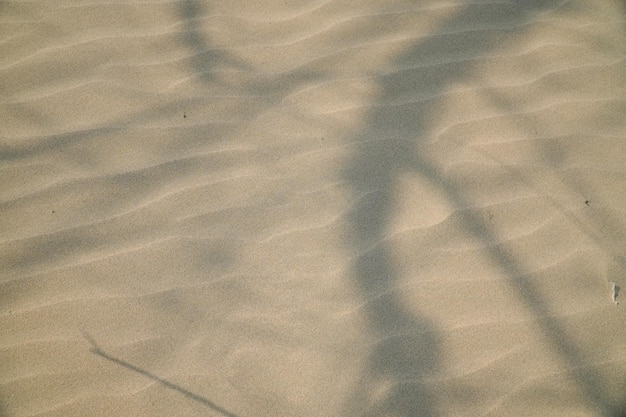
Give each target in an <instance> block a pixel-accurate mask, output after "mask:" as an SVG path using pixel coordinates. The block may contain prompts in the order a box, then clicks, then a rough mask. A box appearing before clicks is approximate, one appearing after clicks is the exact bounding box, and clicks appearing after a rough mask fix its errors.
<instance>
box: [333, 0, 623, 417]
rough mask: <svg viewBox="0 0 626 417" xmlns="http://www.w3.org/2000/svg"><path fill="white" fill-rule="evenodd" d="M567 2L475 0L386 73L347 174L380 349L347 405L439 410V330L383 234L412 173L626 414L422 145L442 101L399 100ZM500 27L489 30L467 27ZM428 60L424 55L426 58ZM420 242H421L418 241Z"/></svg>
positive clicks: (408, 414)
mask: <svg viewBox="0 0 626 417" xmlns="http://www.w3.org/2000/svg"><path fill="white" fill-rule="evenodd" d="M562 5H563V1H521V0H520V1H516V2H509V3H508V4H507V3H473V4H467V5H466V6H463V7H459V10H458V11H457V12H455V14H454V15H452V16H451V17H450V18H448V19H447V20H446V21H444V22H443V23H442V24H441V25H440V26H439V28H438V30H437V31H436V32H435V33H432V34H431V35H429V36H427V37H426V38H424V40H423V41H420V42H419V43H417V44H415V45H414V46H413V47H411V48H410V49H408V50H407V51H406V52H404V53H403V54H401V55H400V56H398V57H397V58H396V59H395V60H394V64H393V67H395V68H410V69H409V70H402V71H399V72H397V73H394V74H391V75H386V76H383V77H381V78H380V81H379V84H378V85H379V87H380V88H379V91H381V94H380V95H379V97H378V99H376V100H375V103H374V105H373V106H372V109H373V110H372V111H371V112H370V113H369V115H367V116H366V119H365V120H366V123H367V125H366V127H365V128H364V129H363V130H362V131H361V132H360V133H359V134H358V135H357V136H356V137H354V138H352V142H354V143H356V145H354V150H353V152H352V154H351V156H350V158H351V159H350V160H348V162H347V164H346V168H345V171H344V173H343V178H344V180H345V181H346V182H347V184H348V186H349V189H350V190H351V191H352V193H353V195H354V196H355V197H356V198H357V199H358V201H357V203H356V204H355V206H354V207H353V211H352V212H351V213H350V215H349V216H348V219H347V221H348V230H349V231H350V236H349V242H348V243H349V245H350V247H351V248H352V250H353V251H354V252H355V253H357V258H356V261H355V263H354V267H353V275H354V277H355V280H356V283H357V285H358V287H359V288H360V289H361V293H362V296H363V297H364V299H365V302H366V307H365V309H366V314H367V317H368V319H369V323H370V326H371V327H370V330H371V333H372V334H371V336H372V340H373V341H374V343H375V350H374V352H373V353H372V355H371V357H370V363H369V367H368V369H367V371H366V372H365V374H364V375H363V378H362V381H361V383H360V386H359V388H358V392H357V393H356V394H355V396H354V398H353V399H352V400H351V402H350V405H349V408H351V409H357V410H359V411H358V413H359V415H367V416H377V415H394V416H401V417H413V416H423V417H434V416H437V415H438V414H439V413H438V410H437V404H436V401H435V397H434V393H433V392H430V391H429V389H428V387H427V385H426V384H424V383H422V381H423V378H424V377H427V376H428V375H432V374H435V373H436V372H437V368H438V360H439V356H440V354H439V342H438V340H439V336H438V335H437V329H435V328H434V327H433V325H432V323H430V322H429V321H428V320H427V319H426V318H424V317H417V316H415V313H410V312H407V311H405V310H404V309H403V307H402V304H401V301H400V300H399V299H398V297H397V294H398V291H397V282H396V281H397V275H396V269H397V267H396V266H395V265H393V261H392V259H393V258H392V256H391V255H392V254H391V252H390V251H391V248H390V246H389V245H388V244H386V243H385V237H386V229H387V227H388V225H389V223H390V221H391V219H392V217H393V212H392V205H393V202H394V198H395V196H394V195H393V191H392V190H393V189H394V184H395V183H396V182H397V179H398V176H399V175H401V174H403V173H406V172H409V173H412V174H415V175H419V176H421V177H422V178H424V179H426V180H427V181H428V182H430V183H432V184H433V185H434V186H436V187H438V189H440V190H441V191H442V192H443V194H444V195H445V196H446V197H447V200H448V201H449V202H450V203H451V205H452V206H453V207H455V208H457V209H458V211H457V214H458V215H460V216H461V218H462V222H463V225H464V228H465V229H466V230H467V231H468V232H469V233H471V234H472V235H474V236H475V237H477V238H478V239H480V240H482V241H483V242H485V247H486V248H489V249H488V250H489V256H490V257H491V258H492V260H493V261H495V263H496V264H497V265H499V266H500V267H501V268H502V270H504V271H506V274H507V276H508V279H509V281H510V284H511V287H512V288H514V289H515V291H517V293H518V295H519V297H520V299H521V300H523V302H524V303H525V304H526V306H527V307H528V308H529V309H530V311H532V312H533V314H534V315H535V317H536V320H537V323H538V325H539V326H540V327H541V330H542V331H543V334H544V336H545V337H546V339H547V340H548V341H549V343H550V345H551V346H552V348H553V349H554V351H555V352H556V353H558V355H559V356H560V358H561V359H562V361H563V363H564V367H565V368H566V369H568V370H569V371H568V375H569V377H570V378H571V379H572V380H573V381H574V382H575V383H576V385H577V386H578V387H579V388H580V389H581V392H582V393H584V397H585V398H586V400H587V402H588V404H589V406H590V407H591V408H592V409H594V410H597V412H598V414H599V415H601V416H604V417H616V416H620V415H623V414H622V413H621V412H620V411H621V408H620V407H618V406H617V405H616V404H614V403H613V402H612V401H611V399H610V398H608V397H607V396H606V394H605V391H604V389H603V388H604V383H603V381H602V379H601V377H600V376H599V375H598V374H597V373H596V372H594V371H593V370H592V369H590V367H589V365H588V364H587V363H586V361H585V358H584V352H583V351H582V350H581V349H580V348H579V347H577V346H576V344H575V342H574V341H573V340H572V339H571V338H569V337H568V335H567V334H566V332H565V330H564V328H563V326H562V325H561V324H560V323H559V321H558V319H557V318H555V314H553V312H552V311H551V310H550V308H549V306H548V303H547V301H546V300H545V299H544V298H543V297H542V296H541V294H540V293H539V291H538V290H537V289H536V288H535V286H534V284H533V282H532V281H531V280H530V279H529V278H528V271H526V270H525V268H524V266H523V265H522V263H521V262H520V261H518V260H517V259H516V258H515V256H514V255H513V254H512V253H510V252H508V251H507V249H505V248H504V247H503V246H502V245H494V244H493V242H498V239H497V236H496V235H495V234H494V232H493V231H492V230H491V229H490V227H489V225H488V224H486V223H485V222H484V221H483V220H482V219H481V217H479V216H478V215H477V214H475V213H474V212H473V211H472V210H467V209H466V208H467V207H472V206H473V205H472V204H471V202H470V201H468V200H467V198H466V197H465V196H464V194H463V190H462V189H460V188H459V186H458V185H457V184H455V182H454V181H453V180H451V179H449V177H448V176H446V174H445V173H444V171H443V169H442V168H441V167H439V166H437V165H436V163H434V162H433V161H431V160H429V159H428V158H427V157H423V156H422V155H423V154H425V152H420V149H421V148H422V147H423V146H424V144H423V143H421V142H422V141H424V140H425V139H426V136H427V135H428V121H429V120H430V118H431V117H432V115H433V113H434V111H435V109H434V106H432V105H431V104H430V103H429V100H428V98H425V99H424V100H423V101H419V102H417V103H415V102H412V103H408V104H389V103H399V102H400V103H401V102H402V100H403V97H406V96H407V90H409V91H410V92H414V94H413V96H414V97H420V96H421V95H422V94H427V96H428V97H435V96H437V95H440V94H443V93H445V91H446V89H447V87H448V86H450V85H452V84H453V83H455V82H459V81H462V80H463V77H464V76H466V75H469V74H470V73H471V70H472V67H471V66H472V65H473V63H474V62H475V61H476V59H478V58H480V57H481V56H485V55H486V54H488V53H489V52H490V51H492V50H493V49H494V48H495V47H497V46H498V45H499V43H500V39H502V38H504V39H506V38H507V36H508V37H510V36H512V35H517V34H519V33H521V31H523V30H526V28H527V27H528V26H527V23H529V22H531V21H532V20H533V19H534V18H536V17H537V16H539V15H540V14H546V13H550V12H551V11H553V10H555V9H558V8H559V7H561V6H562ZM472 27H474V28H475V27H492V28H494V29H488V30H471V29H467V30H459V28H472ZM433 52H435V53H436V54H439V55H438V56H448V54H449V56H451V57H455V56H459V54H460V56H462V57H463V60H461V61H459V60H458V59H456V60H454V59H450V62H449V63H441V62H439V63H435V64H432V65H428V64H427V63H428V58H429V57H432V56H433ZM424 62H426V64H424ZM415 250H419V248H415ZM380 381H382V383H384V384H386V386H387V389H386V391H385V394H384V395H382V398H379V399H378V400H376V401H372V400H371V392H372V391H373V390H374V391H375V389H376V388H375V387H374V385H376V384H379V385H381V384H382V383H381V382H380Z"/></svg>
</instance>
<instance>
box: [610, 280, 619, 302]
mask: <svg viewBox="0 0 626 417" xmlns="http://www.w3.org/2000/svg"><path fill="white" fill-rule="evenodd" d="M609 286H610V287H611V300H613V302H614V303H615V305H617V304H619V301H617V294H618V293H619V290H620V287H618V286H617V284H616V283H615V282H613V281H609Z"/></svg>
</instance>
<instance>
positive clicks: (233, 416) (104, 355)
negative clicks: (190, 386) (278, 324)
mask: <svg viewBox="0 0 626 417" xmlns="http://www.w3.org/2000/svg"><path fill="white" fill-rule="evenodd" d="M81 333H82V334H83V337H84V338H85V339H87V341H89V343H90V344H91V346H92V347H91V349H89V350H90V351H91V352H92V353H95V354H96V355H98V356H100V357H102V358H104V359H106V360H108V361H110V362H114V363H116V364H118V365H121V366H123V367H124V368H126V369H130V370H131V371H134V372H137V373H138V374H141V375H143V376H145V377H148V378H150V379H152V380H154V381H157V382H158V383H159V384H161V385H163V386H164V387H166V388H169V389H171V390H174V391H178V392H179V393H181V394H183V395H184V396H185V397H187V398H191V399H192V400H194V401H198V402H199V403H202V404H204V405H205V406H207V407H209V408H211V409H213V410H214V411H217V412H218V413H221V414H223V415H225V416H227V417H239V416H237V415H236V414H233V413H231V412H230V411H228V410H226V409H224V408H222V407H220V406H219V405H217V404H215V403H214V402H213V401H211V400H208V399H207V398H204V397H202V396H201V395H198V394H194V393H193V392H191V391H189V390H187V389H185V388H183V387H181V386H180V385H176V384H174V383H172V382H169V381H167V380H165V379H163V378H160V377H158V376H157V375H154V374H153V373H150V372H148V371H146V370H144V369H141V368H139V367H137V366H135V365H133V364H131V363H128V362H126V361H123V360H122V359H118V358H116V357H115V356H111V355H109V354H108V353H106V352H105V351H104V350H102V348H101V347H100V346H99V345H98V344H97V343H96V341H95V340H94V338H93V337H91V335H89V333H87V332H86V331H85V330H81Z"/></svg>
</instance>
